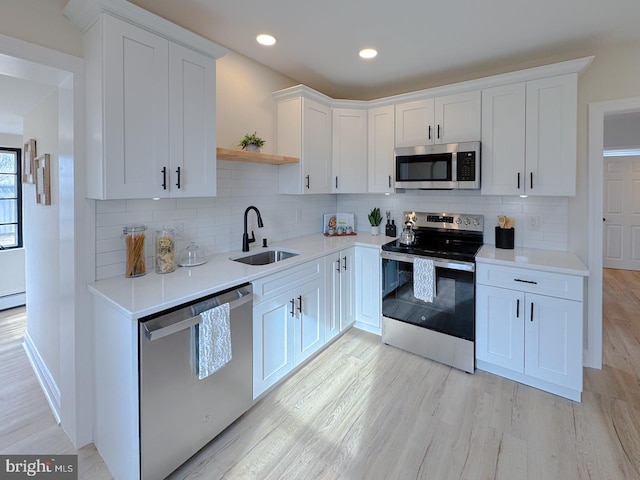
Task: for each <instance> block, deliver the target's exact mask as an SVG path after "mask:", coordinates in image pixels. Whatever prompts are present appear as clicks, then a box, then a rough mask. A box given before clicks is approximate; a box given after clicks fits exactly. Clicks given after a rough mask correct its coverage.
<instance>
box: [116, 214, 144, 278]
mask: <svg viewBox="0 0 640 480" xmlns="http://www.w3.org/2000/svg"><path fill="white" fill-rule="evenodd" d="M146 230H147V226H146V225H127V226H125V227H124V228H123V229H122V236H123V237H124V240H125V245H126V255H127V258H126V265H125V272H124V275H125V277H140V276H142V275H144V274H145V273H147V265H146V262H145V257H144V238H145V233H144V232H145V231H146Z"/></svg>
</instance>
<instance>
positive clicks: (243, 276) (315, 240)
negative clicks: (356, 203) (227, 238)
mask: <svg viewBox="0 0 640 480" xmlns="http://www.w3.org/2000/svg"><path fill="white" fill-rule="evenodd" d="M391 240H393V238H391V237H386V236H384V235H378V236H375V237H374V236H372V235H371V234H369V233H367V232H359V233H358V234H357V235H352V236H344V237H325V236H324V235H322V234H316V235H308V236H305V237H298V238H293V239H289V240H283V241H281V242H274V243H272V244H270V245H269V248H284V249H288V250H296V251H298V252H300V254H299V255H297V256H295V257H292V258H289V259H287V260H283V261H280V262H276V263H272V264H270V265H262V266H256V265H245V264H243V263H240V262H234V261H232V260H229V258H230V257H240V256H244V255H249V254H251V253H259V252H260V251H262V247H260V246H253V245H252V247H251V251H250V252H241V251H239V250H236V251H232V252H226V253H221V254H219V255H215V256H212V257H209V258H208V262H207V263H206V264H204V265H200V266H197V267H178V268H176V270H175V271H173V272H171V273H165V274H157V273H155V271H153V270H152V271H150V272H148V273H147V274H146V275H144V276H142V277H137V278H126V277H125V276H124V274H123V275H122V276H119V277H113V278H108V279H105V280H100V281H98V282H94V283H91V284H89V285H88V287H89V290H90V291H91V292H92V293H93V294H95V295H98V296H101V297H103V298H105V299H107V300H109V301H110V302H111V303H113V304H114V305H115V306H116V307H117V308H118V309H119V310H120V311H121V312H122V313H124V314H125V315H127V316H130V317H131V319H133V320H135V319H138V318H140V317H144V316H147V315H151V314H153V313H157V312H160V311H162V310H166V309H168V308H171V307H175V306H176V305H180V304H182V303H186V302H190V301H192V300H197V299H198V298H201V297H204V296H206V295H210V294H212V293H216V292H219V291H221V290H225V289H227V288H231V287H234V286H236V285H240V284H242V283H245V282H251V281H253V280H256V279H258V278H260V277H264V276H267V275H270V274H272V273H276V272H279V271H281V270H284V269H286V268H290V267H293V266H295V265H299V264H302V263H305V262H308V261H310V260H314V259H316V258H320V257H324V256H326V255H329V254H331V253H334V252H337V251H340V250H342V249H345V248H349V247H351V246H353V245H361V246H367V247H377V248H380V247H381V246H382V245H384V244H385V243H387V242H390V241H391Z"/></svg>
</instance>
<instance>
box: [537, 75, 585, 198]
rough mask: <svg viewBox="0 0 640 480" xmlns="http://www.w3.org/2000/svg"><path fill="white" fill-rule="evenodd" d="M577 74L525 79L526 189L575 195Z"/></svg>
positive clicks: (546, 193) (549, 193) (539, 192)
mask: <svg viewBox="0 0 640 480" xmlns="http://www.w3.org/2000/svg"><path fill="white" fill-rule="evenodd" d="M577 89H578V86H577V74H568V75H561V76H558V77H551V78H544V79H541V80H534V81H531V82H527V114H526V125H527V133H526V135H527V149H526V167H527V173H526V188H527V193H528V194H530V195H575V194H576V118H577Z"/></svg>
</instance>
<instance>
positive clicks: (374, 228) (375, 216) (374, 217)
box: [369, 207, 382, 235]
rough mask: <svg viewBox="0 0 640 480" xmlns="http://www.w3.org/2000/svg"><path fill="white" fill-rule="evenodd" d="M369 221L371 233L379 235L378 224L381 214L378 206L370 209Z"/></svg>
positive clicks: (380, 221) (380, 220)
mask: <svg viewBox="0 0 640 480" xmlns="http://www.w3.org/2000/svg"><path fill="white" fill-rule="evenodd" d="M369 223H370V224H371V235H380V224H381V223H382V214H381V213H380V209H379V208H378V207H376V208H374V209H373V210H371V213H370V214H369Z"/></svg>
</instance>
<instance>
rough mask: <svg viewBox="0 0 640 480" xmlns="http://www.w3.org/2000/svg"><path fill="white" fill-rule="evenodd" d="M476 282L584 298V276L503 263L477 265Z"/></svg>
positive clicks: (561, 296) (554, 295) (563, 296)
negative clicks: (508, 265)
mask: <svg viewBox="0 0 640 480" xmlns="http://www.w3.org/2000/svg"><path fill="white" fill-rule="evenodd" d="M476 282H477V283H479V284H482V285H491V286H495V287H503V288H510V289H512V290H518V291H521V292H531V293H538V294H541V295H548V296H550V297H558V298H566V299H569V300H577V301H580V302H581V301H582V300H583V293H582V292H583V283H584V280H583V277H580V276H575V275H566V274H562V273H552V272H544V271H541V270H530V269H526V268H514V267H505V266H501V265H487V264H483V263H478V264H477V265H476Z"/></svg>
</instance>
